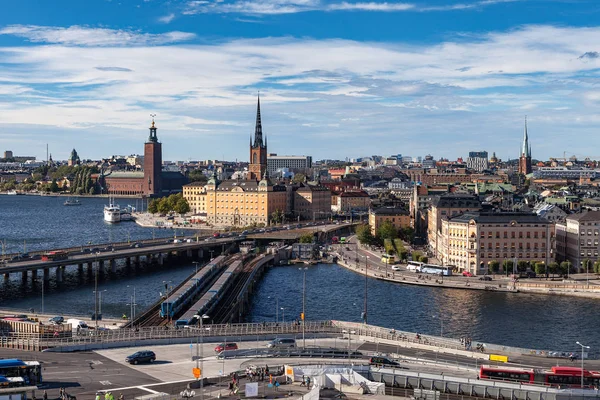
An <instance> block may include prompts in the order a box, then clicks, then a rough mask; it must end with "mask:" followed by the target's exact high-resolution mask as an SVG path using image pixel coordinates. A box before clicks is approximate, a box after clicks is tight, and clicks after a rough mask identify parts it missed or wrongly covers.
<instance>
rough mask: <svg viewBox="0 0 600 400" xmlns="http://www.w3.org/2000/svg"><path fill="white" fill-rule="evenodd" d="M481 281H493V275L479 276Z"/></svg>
mask: <svg viewBox="0 0 600 400" xmlns="http://www.w3.org/2000/svg"><path fill="white" fill-rule="evenodd" d="M479 280H480V281H491V280H492V277H491V276H481V277H479Z"/></svg>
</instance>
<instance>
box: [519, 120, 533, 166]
mask: <svg viewBox="0 0 600 400" xmlns="http://www.w3.org/2000/svg"><path fill="white" fill-rule="evenodd" d="M521 155H522V156H525V157H531V146H529V136H528V135H527V116H525V130H524V132H523V147H522V148H521Z"/></svg>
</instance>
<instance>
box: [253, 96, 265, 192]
mask: <svg viewBox="0 0 600 400" xmlns="http://www.w3.org/2000/svg"><path fill="white" fill-rule="evenodd" d="M266 171H267V138H266V136H265V140H264V142H263V132H262V120H261V117H260V96H259V97H258V103H257V106H256V126H255V127H254V143H252V139H251V140H250V166H249V168H248V172H249V174H248V178H249V179H256V180H259V179H260V178H261V177H262V176H263V175H264V173H265V172H266Z"/></svg>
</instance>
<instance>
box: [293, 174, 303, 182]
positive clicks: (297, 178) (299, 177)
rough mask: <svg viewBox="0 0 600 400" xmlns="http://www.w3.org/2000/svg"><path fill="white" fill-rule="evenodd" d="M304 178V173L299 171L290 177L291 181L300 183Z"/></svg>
mask: <svg viewBox="0 0 600 400" xmlns="http://www.w3.org/2000/svg"><path fill="white" fill-rule="evenodd" d="M305 180H306V175H304V174H300V173H298V174H296V175H294V177H293V178H292V182H293V183H302V182H304V181H305Z"/></svg>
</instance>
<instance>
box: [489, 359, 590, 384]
mask: <svg viewBox="0 0 600 400" xmlns="http://www.w3.org/2000/svg"><path fill="white" fill-rule="evenodd" d="M479 378H480V379H490V380H495V381H508V382H519V383H531V384H537V385H544V386H552V387H560V388H567V387H581V368H575V367H560V366H556V367H552V368H551V369H549V370H545V369H531V368H517V367H505V366H496V365H482V366H481V368H480V370H479ZM583 385H584V387H594V388H597V387H599V386H600V372H598V371H588V370H585V369H584V370H583Z"/></svg>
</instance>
